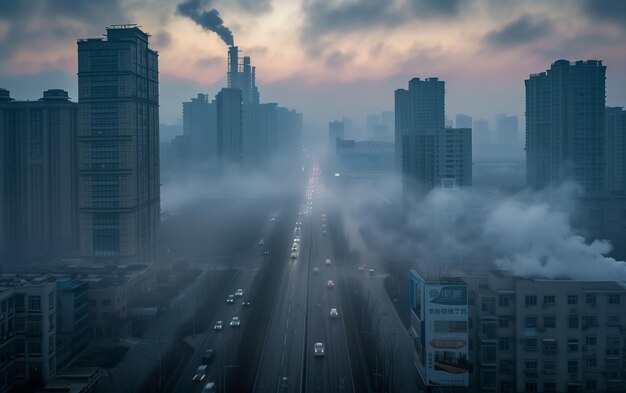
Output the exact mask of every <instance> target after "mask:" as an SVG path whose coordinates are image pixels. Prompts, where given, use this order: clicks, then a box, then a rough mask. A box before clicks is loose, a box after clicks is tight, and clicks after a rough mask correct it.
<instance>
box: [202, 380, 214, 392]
mask: <svg viewBox="0 0 626 393" xmlns="http://www.w3.org/2000/svg"><path fill="white" fill-rule="evenodd" d="M202 393H215V382H213V381H209V382H207V383H206V385H204V387H203V388H202Z"/></svg>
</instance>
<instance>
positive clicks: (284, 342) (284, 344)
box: [283, 333, 287, 346]
mask: <svg viewBox="0 0 626 393" xmlns="http://www.w3.org/2000/svg"><path fill="white" fill-rule="evenodd" d="M283 346H287V333H285V340H283Z"/></svg>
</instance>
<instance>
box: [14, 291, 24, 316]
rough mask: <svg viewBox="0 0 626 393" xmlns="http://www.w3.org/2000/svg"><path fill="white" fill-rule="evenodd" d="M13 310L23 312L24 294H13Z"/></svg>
mask: <svg viewBox="0 0 626 393" xmlns="http://www.w3.org/2000/svg"><path fill="white" fill-rule="evenodd" d="M15 311H17V312H24V295H22V294H17V295H15Z"/></svg>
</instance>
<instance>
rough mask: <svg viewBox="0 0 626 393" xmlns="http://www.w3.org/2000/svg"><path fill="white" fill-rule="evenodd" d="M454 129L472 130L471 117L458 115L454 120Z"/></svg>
mask: <svg viewBox="0 0 626 393" xmlns="http://www.w3.org/2000/svg"><path fill="white" fill-rule="evenodd" d="M455 127H456V128H472V116H468V115H464V114H462V113H458V114H457V115H456V120H455Z"/></svg>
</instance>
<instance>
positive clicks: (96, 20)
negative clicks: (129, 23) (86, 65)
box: [0, 0, 127, 68]
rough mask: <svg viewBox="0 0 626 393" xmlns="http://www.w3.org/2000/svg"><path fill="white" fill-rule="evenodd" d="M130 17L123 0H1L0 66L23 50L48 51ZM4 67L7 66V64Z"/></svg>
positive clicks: (7, 62) (94, 33)
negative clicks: (0, 54) (126, 15)
mask: <svg viewBox="0 0 626 393" xmlns="http://www.w3.org/2000/svg"><path fill="white" fill-rule="evenodd" d="M125 20H127V19H126V17H125V13H124V11H123V10H122V7H121V4H120V0H111V1H106V2H105V1H80V0H33V1H28V2H25V1H2V2H0V22H1V23H2V24H3V25H4V34H2V35H0V53H2V59H0V68H4V67H6V65H7V64H9V63H10V62H11V61H12V59H13V56H15V54H16V53H18V52H19V51H45V50H46V49H49V48H50V47H54V46H55V45H58V44H68V43H69V44H70V45H71V44H73V43H74V42H75V40H76V38H80V37H85V36H86V35H99V33H98V32H100V33H101V32H102V31H103V30H104V27H105V26H106V25H108V24H114V23H121V22H123V21H125ZM3 66H4V67H3Z"/></svg>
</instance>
